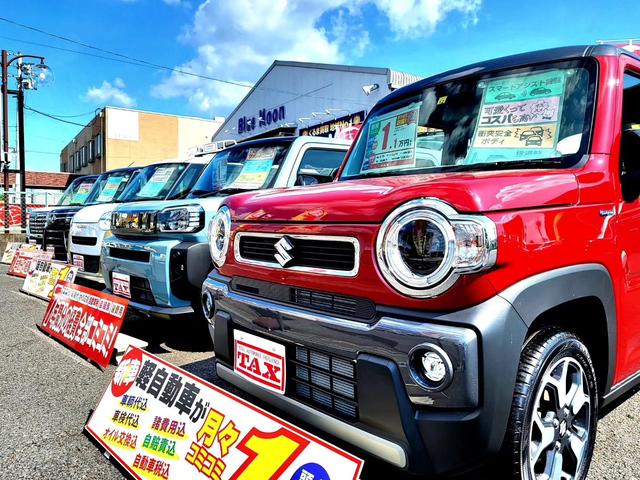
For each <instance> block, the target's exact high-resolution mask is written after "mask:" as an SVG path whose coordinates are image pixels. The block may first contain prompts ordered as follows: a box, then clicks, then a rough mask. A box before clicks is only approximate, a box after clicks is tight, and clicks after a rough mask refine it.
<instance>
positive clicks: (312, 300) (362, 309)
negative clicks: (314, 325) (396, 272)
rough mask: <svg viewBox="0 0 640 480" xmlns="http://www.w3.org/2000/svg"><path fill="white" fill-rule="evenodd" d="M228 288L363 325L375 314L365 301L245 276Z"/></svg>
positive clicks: (359, 298) (235, 279)
mask: <svg viewBox="0 0 640 480" xmlns="http://www.w3.org/2000/svg"><path fill="white" fill-rule="evenodd" d="M231 288H232V289H233V290H235V291H237V292H241V293H244V294H248V295H254V296H257V297H261V298H266V299H268V300H274V301H277V302H283V303H288V304H293V305H297V306H300V307H303V308H310V309H314V310H320V311H322V312H327V313H331V314H333V315H337V316H343V317H349V318H353V319H357V320H364V321H367V322H369V321H372V320H374V319H375V315H376V306H375V304H374V303H373V302H372V301H371V300H369V299H367V298H361V297H351V296H347V295H335V294H332V293H325V292H318V291H316V290H307V289H304V288H297V287H290V286H288V285H282V284H279V283H272V282H265V281H263V280H254V279H251V278H245V277H233V279H232V280H231Z"/></svg>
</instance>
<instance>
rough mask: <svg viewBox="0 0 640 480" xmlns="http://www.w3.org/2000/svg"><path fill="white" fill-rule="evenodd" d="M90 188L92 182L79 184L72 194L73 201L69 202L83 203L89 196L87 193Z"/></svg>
mask: <svg viewBox="0 0 640 480" xmlns="http://www.w3.org/2000/svg"><path fill="white" fill-rule="evenodd" d="M92 188H93V183H91V182H85V183H81V184H80V186H79V187H78V191H77V192H76V194H75V195H74V196H73V202H71V203H79V204H82V203H84V201H85V200H86V199H87V197H88V196H89V193H90V192H91V189H92Z"/></svg>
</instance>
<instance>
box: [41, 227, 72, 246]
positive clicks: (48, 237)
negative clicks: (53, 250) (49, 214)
mask: <svg viewBox="0 0 640 480" xmlns="http://www.w3.org/2000/svg"><path fill="white" fill-rule="evenodd" d="M68 233H69V231H68V230H51V229H49V228H47V229H45V231H44V243H45V245H47V246H49V245H53V246H54V247H62V248H65V246H66V245H65V240H64V239H65V238H66V236H67V234H68Z"/></svg>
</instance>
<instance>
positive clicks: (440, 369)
mask: <svg viewBox="0 0 640 480" xmlns="http://www.w3.org/2000/svg"><path fill="white" fill-rule="evenodd" d="M409 361H410V367H411V369H410V370H411V376H412V377H413V379H414V380H415V381H416V383H417V384H418V385H420V386H421V387H422V388H424V389H425V390H431V391H440V390H444V389H445V388H447V387H448V386H449V385H450V384H451V381H452V380H453V367H452V364H451V359H450V358H449V355H447V353H446V352H445V351H444V350H443V349H442V348H440V347H438V346H437V345H434V344H432V343H423V344H422V345H418V346H416V347H414V348H413V349H412V350H411V352H410V353H409Z"/></svg>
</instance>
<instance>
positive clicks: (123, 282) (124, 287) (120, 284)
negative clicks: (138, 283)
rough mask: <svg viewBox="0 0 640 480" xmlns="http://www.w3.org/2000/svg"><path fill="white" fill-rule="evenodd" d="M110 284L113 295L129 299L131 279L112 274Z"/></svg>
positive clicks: (115, 273)
mask: <svg viewBox="0 0 640 480" xmlns="http://www.w3.org/2000/svg"><path fill="white" fill-rule="evenodd" d="M111 283H112V286H113V293H114V294H115V295H120V296H121V297H127V298H131V278H130V277H129V275H126V274H124V273H117V272H113V274H112V275H111Z"/></svg>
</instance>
